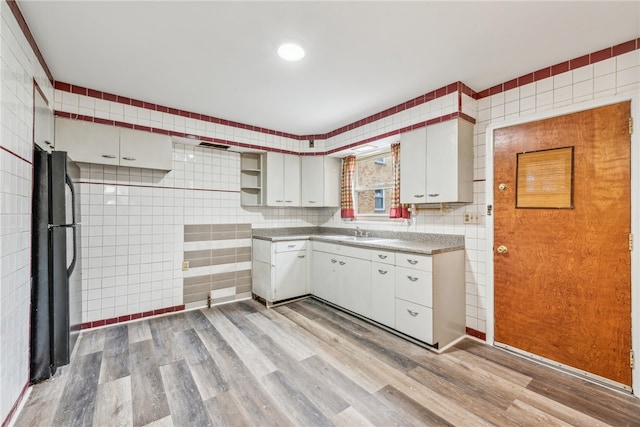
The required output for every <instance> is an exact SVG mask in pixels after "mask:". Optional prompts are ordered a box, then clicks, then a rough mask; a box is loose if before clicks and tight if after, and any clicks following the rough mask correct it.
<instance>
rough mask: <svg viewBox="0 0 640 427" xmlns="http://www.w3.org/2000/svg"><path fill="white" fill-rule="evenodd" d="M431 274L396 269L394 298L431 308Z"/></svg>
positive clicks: (407, 269) (402, 268)
mask: <svg viewBox="0 0 640 427" xmlns="http://www.w3.org/2000/svg"><path fill="white" fill-rule="evenodd" d="M432 296H433V292H432V284H431V272H428V271H422V270H414V269H412V268H404V267H396V298H402V299H403V300H405V301H411V302H414V303H416V304H421V305H424V306H427V307H433V298H432Z"/></svg>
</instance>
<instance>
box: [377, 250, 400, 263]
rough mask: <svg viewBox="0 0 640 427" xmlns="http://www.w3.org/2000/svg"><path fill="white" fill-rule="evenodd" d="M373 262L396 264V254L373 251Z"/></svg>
mask: <svg viewBox="0 0 640 427" xmlns="http://www.w3.org/2000/svg"><path fill="white" fill-rule="evenodd" d="M371 261H373V262H382V263H384V264H395V262H396V253H395V252H391V251H383V250H380V249H372V250H371Z"/></svg>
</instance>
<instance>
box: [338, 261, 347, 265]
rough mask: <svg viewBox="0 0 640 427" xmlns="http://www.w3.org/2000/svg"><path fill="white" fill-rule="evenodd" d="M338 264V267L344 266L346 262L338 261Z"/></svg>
mask: <svg viewBox="0 0 640 427" xmlns="http://www.w3.org/2000/svg"><path fill="white" fill-rule="evenodd" d="M338 264H340V265H345V264H346V262H344V261H340V262H339V263H338Z"/></svg>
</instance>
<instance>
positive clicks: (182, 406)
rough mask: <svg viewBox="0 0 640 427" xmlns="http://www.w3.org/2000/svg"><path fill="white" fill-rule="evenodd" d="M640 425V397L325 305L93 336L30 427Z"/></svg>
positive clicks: (204, 315) (46, 391)
mask: <svg viewBox="0 0 640 427" xmlns="http://www.w3.org/2000/svg"><path fill="white" fill-rule="evenodd" d="M50 425H53V426H91V425H92V426H132V425H133V426H172V425H173V426H213V425H219V426H252V425H256V426H331V425H338V426H361V425H376V426H424V425H428V426H449V425H459V426H484V425H499V426H512V425H519V426H533V425H536V426H540V425H544V426H547V425H563V426H565V425H576V426H601V425H613V426H640V400H639V399H636V398H633V397H631V396H629V395H626V394H623V393H619V392H615V391H611V390H609V389H606V388H604V387H600V386H598V385H595V384H591V383H589V382H586V381H583V380H581V379H578V378H575V377H572V376H570V375H566V374H564V373H561V372H558V371H555V370H552V369H550V368H548V367H545V366H542V365H539V364H537V363H534V362H531V361H529V360H525V359H522V358H520V357H518V356H514V355H512V354H510V353H507V352H505V351H502V350H499V349H496V348H493V347H490V346H487V345H484V344H482V343H480V342H477V341H475V340H472V339H467V340H464V341H462V342H461V343H459V344H458V345H456V346H455V347H453V348H451V349H450V350H448V351H447V352H445V353H443V354H440V355H437V354H435V353H432V352H430V351H428V350H425V349H424V348H421V347H419V346H416V345H414V344H412V343H410V342H407V341H405V340H403V339H401V338H399V337H396V336H395V335H392V334H389V333H388V332H386V331H384V330H381V329H379V328H377V327H375V326H373V325H370V324H368V323H366V322H363V321H361V320H360V319H357V318H354V317H352V316H350V315H348V314H346V313H343V312H341V311H339V310H336V309H334V308H331V307H328V306H326V305H324V304H322V303H321V302H318V301H316V300H312V299H307V300H303V301H298V302H295V303H292V304H288V305H285V306H280V307H276V308H272V309H266V308H265V307H264V306H263V305H261V304H260V303H258V302H256V301H246V302H239V303H233V304H229V305H224V306H218V307H213V308H210V309H202V310H197V311H190V312H182V313H177V314H174V315H171V316H166V317H160V318H154V319H148V320H143V321H140V322H136V323H129V324H122V325H116V326H113V327H110V328H104V329H99V330H93V331H87V332H83V333H82V334H81V336H80V339H79V341H78V347H77V349H76V352H75V354H74V357H73V360H72V363H71V364H70V365H69V366H67V367H65V368H63V369H61V371H60V373H59V374H58V375H56V376H55V377H54V378H52V379H50V380H48V381H46V382H44V383H41V384H38V385H36V386H34V387H33V390H32V392H31V394H30V396H29V399H28V401H27V403H26V405H25V407H24V408H23V410H22V412H21V413H20V414H19V416H18V418H17V420H16V426H50Z"/></svg>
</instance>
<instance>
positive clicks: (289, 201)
mask: <svg viewBox="0 0 640 427" xmlns="http://www.w3.org/2000/svg"><path fill="white" fill-rule="evenodd" d="M284 202H285V203H291V202H293V200H285V201H284Z"/></svg>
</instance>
